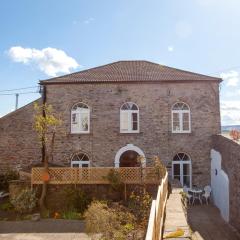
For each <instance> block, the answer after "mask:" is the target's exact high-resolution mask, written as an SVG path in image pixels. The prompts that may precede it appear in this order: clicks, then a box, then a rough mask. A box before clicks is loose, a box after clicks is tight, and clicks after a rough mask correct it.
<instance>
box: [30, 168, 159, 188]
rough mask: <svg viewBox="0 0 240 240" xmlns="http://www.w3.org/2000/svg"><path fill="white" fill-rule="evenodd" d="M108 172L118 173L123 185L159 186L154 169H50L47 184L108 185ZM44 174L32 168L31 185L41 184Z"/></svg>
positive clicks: (40, 170) (41, 170) (42, 171)
mask: <svg viewBox="0 0 240 240" xmlns="http://www.w3.org/2000/svg"><path fill="white" fill-rule="evenodd" d="M110 171H114V173H118V174H119V176H120V178H121V181H122V182H123V183H125V184H140V183H144V184H159V183H160V182H161V179H162V177H161V176H159V174H157V173H156V169H155V168H154V167H144V168H140V167H120V168H114V167H89V168H71V167H61V168H60V167H50V168H48V171H47V174H48V175H49V181H48V184H109V180H108V179H107V176H108V174H109V173H110ZM45 174H46V173H45V170H44V168H32V174H31V183H32V184H42V183H43V176H44V175H45Z"/></svg>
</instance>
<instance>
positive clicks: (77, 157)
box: [71, 152, 90, 168]
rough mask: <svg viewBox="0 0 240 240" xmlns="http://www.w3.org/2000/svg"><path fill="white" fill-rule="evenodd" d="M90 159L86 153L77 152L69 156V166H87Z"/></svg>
mask: <svg viewBox="0 0 240 240" xmlns="http://www.w3.org/2000/svg"><path fill="white" fill-rule="evenodd" d="M89 166H90V160H89V157H88V155H87V154H86V153H83V152H78V153H75V154H74V155H73V156H72V158H71V167H79V168H81V167H89Z"/></svg>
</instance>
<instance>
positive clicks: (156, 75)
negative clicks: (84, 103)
mask: <svg viewBox="0 0 240 240" xmlns="http://www.w3.org/2000/svg"><path fill="white" fill-rule="evenodd" d="M221 80H222V79H221V78H217V77H210V76H206V75H202V74H198V73H193V72H188V71H184V70H180V69H176V68H172V67H167V66H164V65H160V64H157V63H152V62H148V61H119V62H114V63H110V64H107V65H103V66H99V67H95V68H90V69H87V70H83V71H80V72H75V73H71V74H67V75H64V76H60V77H55V78H51V79H48V80H44V81H40V83H41V84H43V85H45V84H56V83H65V84H67V83H104V82H105V83H108V82H139V83H140V82H166V81H167V82H168V81H221Z"/></svg>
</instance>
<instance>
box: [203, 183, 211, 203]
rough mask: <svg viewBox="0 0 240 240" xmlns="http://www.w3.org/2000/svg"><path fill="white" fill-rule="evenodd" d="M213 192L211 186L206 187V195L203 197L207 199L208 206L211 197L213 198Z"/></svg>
mask: <svg viewBox="0 0 240 240" xmlns="http://www.w3.org/2000/svg"><path fill="white" fill-rule="evenodd" d="M211 191H212V189H211V187H210V186H209V185H208V186H206V187H204V193H203V195H202V197H203V198H205V200H206V203H207V204H208V202H209V199H210V196H211Z"/></svg>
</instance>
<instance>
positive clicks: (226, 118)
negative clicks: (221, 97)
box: [221, 101, 240, 125]
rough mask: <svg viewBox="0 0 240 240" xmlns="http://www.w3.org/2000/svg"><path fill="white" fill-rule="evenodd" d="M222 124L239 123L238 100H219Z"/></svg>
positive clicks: (239, 110) (239, 109) (239, 106)
mask: <svg viewBox="0 0 240 240" xmlns="http://www.w3.org/2000/svg"><path fill="white" fill-rule="evenodd" d="M221 118H222V125H240V101H222V102H221Z"/></svg>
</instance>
